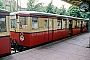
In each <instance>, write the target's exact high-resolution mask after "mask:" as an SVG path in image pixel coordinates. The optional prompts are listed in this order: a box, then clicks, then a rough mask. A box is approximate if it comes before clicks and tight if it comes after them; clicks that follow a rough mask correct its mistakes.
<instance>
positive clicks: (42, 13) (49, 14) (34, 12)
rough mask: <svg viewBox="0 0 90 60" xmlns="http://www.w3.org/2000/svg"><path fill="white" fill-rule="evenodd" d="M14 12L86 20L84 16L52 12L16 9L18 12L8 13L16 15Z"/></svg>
mask: <svg viewBox="0 0 90 60" xmlns="http://www.w3.org/2000/svg"><path fill="white" fill-rule="evenodd" d="M16 14H35V15H40V16H55V17H63V18H66V19H68V18H69V19H79V20H88V19H84V18H77V17H72V16H66V15H58V14H52V13H45V12H36V11H18V12H12V13H10V15H16Z"/></svg>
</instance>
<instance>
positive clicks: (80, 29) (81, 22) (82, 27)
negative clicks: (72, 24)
mask: <svg viewBox="0 0 90 60" xmlns="http://www.w3.org/2000/svg"><path fill="white" fill-rule="evenodd" d="M82 25H83V21H81V28H80V31H81V32H82V29H83V27H82Z"/></svg>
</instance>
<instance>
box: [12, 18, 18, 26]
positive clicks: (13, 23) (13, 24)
mask: <svg viewBox="0 0 90 60" xmlns="http://www.w3.org/2000/svg"><path fill="white" fill-rule="evenodd" d="M16 27H17V23H16V20H15V19H11V28H16Z"/></svg>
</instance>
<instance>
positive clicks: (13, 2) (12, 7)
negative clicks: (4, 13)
mask: <svg viewBox="0 0 90 60" xmlns="http://www.w3.org/2000/svg"><path fill="white" fill-rule="evenodd" d="M15 9H16V1H15V0H11V6H10V11H11V12H14V11H15Z"/></svg>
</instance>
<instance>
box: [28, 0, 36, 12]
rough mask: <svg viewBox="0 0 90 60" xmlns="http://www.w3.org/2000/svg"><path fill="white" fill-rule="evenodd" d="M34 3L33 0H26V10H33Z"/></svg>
mask: <svg viewBox="0 0 90 60" xmlns="http://www.w3.org/2000/svg"><path fill="white" fill-rule="evenodd" d="M34 4H35V0H28V3H27V10H28V11H31V10H32V11H33V10H34Z"/></svg>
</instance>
